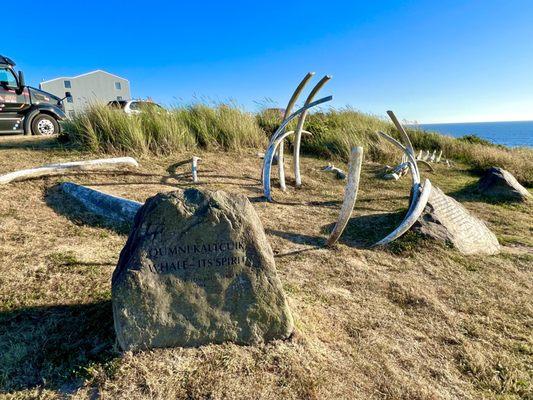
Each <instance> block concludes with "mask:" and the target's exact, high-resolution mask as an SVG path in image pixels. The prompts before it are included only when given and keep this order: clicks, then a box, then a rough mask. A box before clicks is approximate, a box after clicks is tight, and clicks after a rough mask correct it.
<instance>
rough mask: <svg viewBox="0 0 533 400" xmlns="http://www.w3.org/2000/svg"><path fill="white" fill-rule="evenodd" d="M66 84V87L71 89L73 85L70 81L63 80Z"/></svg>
mask: <svg viewBox="0 0 533 400" xmlns="http://www.w3.org/2000/svg"><path fill="white" fill-rule="evenodd" d="M63 83H64V84H65V89H70V88H71V87H72V86H71V85H70V81H63Z"/></svg>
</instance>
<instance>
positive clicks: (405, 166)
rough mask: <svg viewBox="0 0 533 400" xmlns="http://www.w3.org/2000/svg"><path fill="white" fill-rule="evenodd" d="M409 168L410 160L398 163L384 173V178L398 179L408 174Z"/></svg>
mask: <svg viewBox="0 0 533 400" xmlns="http://www.w3.org/2000/svg"><path fill="white" fill-rule="evenodd" d="M408 170H409V162H408V161H405V162H402V163H401V164H398V165H397V166H396V167H394V168H391V169H390V171H389V172H388V173H386V174H385V175H383V179H386V180H395V181H397V180H398V179H400V178H401V177H402V176H404V175H406V174H407V171H408Z"/></svg>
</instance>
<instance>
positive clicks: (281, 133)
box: [262, 96, 333, 201]
mask: <svg viewBox="0 0 533 400" xmlns="http://www.w3.org/2000/svg"><path fill="white" fill-rule="evenodd" d="M332 99H333V96H327V97H323V98H321V99H319V100H316V101H313V102H311V103H309V104H306V105H304V106H303V107H302V108H300V109H299V110H297V111H295V112H294V113H292V114H291V115H290V116H288V117H287V118H285V120H284V121H283V122H282V123H281V125H280V126H279V128H278V129H277V130H276V132H274V134H273V135H272V138H271V139H270V143H269V145H268V148H267V151H266V152H265V156H264V158H263V171H262V176H263V194H264V196H265V197H266V199H267V200H268V201H272V193H271V185H270V176H271V170H272V160H273V159H274V154H275V153H276V150H277V148H278V146H279V145H280V143H282V142H283V140H284V139H285V138H286V137H287V136H289V135H291V134H293V133H294V131H289V132H286V131H285V129H286V128H287V125H288V124H289V123H290V122H291V121H292V120H293V119H294V118H296V117H297V116H299V115H300V114H301V113H303V112H304V111H307V110H308V109H310V108H312V107H315V106H317V105H319V104H322V103H326V102H328V101H331V100H332Z"/></svg>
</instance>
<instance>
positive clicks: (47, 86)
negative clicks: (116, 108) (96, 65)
mask: <svg viewBox="0 0 533 400" xmlns="http://www.w3.org/2000/svg"><path fill="white" fill-rule="evenodd" d="M39 87H40V88H41V89H42V90H44V91H46V92H49V93H52V94H54V95H56V96H58V97H61V98H63V97H65V93H66V92H70V93H71V95H72V97H71V98H69V99H65V100H64V102H63V104H65V111H66V113H67V115H69V116H73V115H74V114H75V113H76V112H79V111H82V110H83V109H84V108H86V107H87V106H88V105H90V104H96V103H107V102H109V101H111V100H130V99H131V93H130V82H129V81H128V80H127V79H124V78H121V77H120V76H117V75H113V74H110V73H109V72H105V71H102V70H96V71H93V72H88V73H86V74H82V75H78V76H73V77H61V78H55V79H51V80H49V81H44V82H41V83H40V84H39Z"/></svg>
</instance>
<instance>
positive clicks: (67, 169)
mask: <svg viewBox="0 0 533 400" xmlns="http://www.w3.org/2000/svg"><path fill="white" fill-rule="evenodd" d="M138 166H139V163H138V162H137V161H136V160H135V159H133V158H131V157H120V158H107V159H101V160H86V161H72V162H66V163H59V164H48V165H43V166H42V167H37V168H30V169H23V170H20V171H15V172H11V173H9V174H5V175H1V176H0V185H3V184H6V183H9V182H14V181H21V180H25V179H30V178H37V177H40V176H50V175H61V174H68V173H71V172H72V171H94V170H105V169H108V168H109V167H138Z"/></svg>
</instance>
